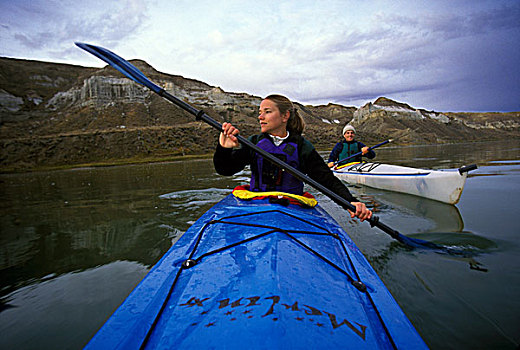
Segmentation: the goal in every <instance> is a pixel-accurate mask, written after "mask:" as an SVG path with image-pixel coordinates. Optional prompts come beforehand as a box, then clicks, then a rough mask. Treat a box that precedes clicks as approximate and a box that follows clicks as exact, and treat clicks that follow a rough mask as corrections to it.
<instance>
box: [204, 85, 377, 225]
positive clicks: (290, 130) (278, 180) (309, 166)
mask: <svg viewBox="0 0 520 350" xmlns="http://www.w3.org/2000/svg"><path fill="white" fill-rule="evenodd" d="M258 120H259V122H260V129H261V132H262V133H261V134H258V135H254V136H251V137H249V140H250V141H251V142H252V143H254V144H256V145H257V146H258V147H260V148H262V149H264V150H266V151H267V152H269V153H271V154H273V155H275V156H276V157H278V158H280V159H281V160H283V161H284V162H286V163H288V164H289V165H291V166H293V167H294V168H296V169H298V170H300V171H301V172H303V173H305V174H307V175H308V176H309V177H311V178H312V179H314V180H315V181H317V182H319V183H320V184H322V185H324V186H325V187H327V188H329V189H330V190H331V191H334V192H335V193H337V194H338V195H340V196H341V197H343V198H345V199H346V200H348V201H349V202H351V203H352V205H354V206H355V207H356V211H355V212H352V211H350V210H349V212H350V215H351V217H358V218H359V219H360V220H361V221H364V220H365V219H369V218H370V217H372V212H371V211H370V210H369V209H367V207H366V206H365V204H364V203H361V202H359V201H358V200H357V199H356V198H354V197H353V196H352V195H351V194H350V192H349V190H348V189H347V187H346V186H345V185H343V183H342V182H341V181H340V180H339V179H337V178H336V177H335V176H334V174H333V173H332V172H331V171H330V169H329V168H328V166H327V164H325V162H324V161H323V159H322V158H321V156H320V155H319V154H318V152H317V151H316V150H315V149H314V146H312V144H311V143H310V142H309V141H307V140H305V139H304V138H303V136H301V134H302V132H303V129H304V127H305V124H304V122H303V119H302V118H301V117H300V115H299V114H298V111H297V110H296V108H294V106H293V104H292V102H291V101H290V100H289V99H288V98H287V97H284V96H281V95H270V96H268V97H266V98H265V99H264V100H263V101H262V103H261V104H260V113H259V116H258ZM238 133H239V130H238V129H237V128H235V127H234V126H233V125H231V124H230V123H224V124H222V133H221V134H220V137H219V143H218V145H217V149H216V151H215V154H214V156H213V163H214V165H215V169H216V170H217V172H218V173H219V174H221V175H233V174H236V173H237V172H239V171H241V170H243V169H244V167H245V166H246V165H250V166H251V183H250V190H251V191H280V192H288V193H293V194H297V195H301V194H303V182H302V181H300V180H298V179H297V178H295V177H294V176H292V175H291V174H289V173H288V172H286V171H283V170H281V169H280V168H278V167H277V166H275V165H274V164H272V163H271V162H269V161H268V160H264V159H263V157H261V156H260V155H258V154H257V153H256V152H254V151H253V150H251V149H249V148H247V147H242V148H238V149H234V148H235V147H238V146H239V143H238V140H237V138H236V135H238Z"/></svg>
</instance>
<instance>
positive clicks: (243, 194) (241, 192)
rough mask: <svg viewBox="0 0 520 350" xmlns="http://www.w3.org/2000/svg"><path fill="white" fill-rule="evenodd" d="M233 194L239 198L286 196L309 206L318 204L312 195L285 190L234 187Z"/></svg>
mask: <svg viewBox="0 0 520 350" xmlns="http://www.w3.org/2000/svg"><path fill="white" fill-rule="evenodd" d="M233 195H234V196H235V197H237V198H240V199H255V198H258V197H262V198H265V197H274V198H288V199H293V200H295V201H297V202H299V203H301V204H303V205H306V206H309V207H311V208H312V207H315V206H316V204H318V201H317V200H316V199H315V198H314V197H312V198H310V197H305V196H299V195H297V194H292V193H286V192H253V191H249V190H246V189H238V188H235V189H234V190H233Z"/></svg>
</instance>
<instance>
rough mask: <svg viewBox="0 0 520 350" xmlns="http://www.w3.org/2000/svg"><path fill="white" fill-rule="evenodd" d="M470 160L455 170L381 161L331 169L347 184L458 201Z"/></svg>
mask: <svg viewBox="0 0 520 350" xmlns="http://www.w3.org/2000/svg"><path fill="white" fill-rule="evenodd" d="M476 168H477V166H476V165H474V164H472V165H468V166H465V167H462V168H460V169H454V170H428V169H417V168H410V167H404V166H398V165H390V164H381V163H370V162H366V163H359V162H358V163H350V164H346V165H345V166H342V167H337V168H336V169H333V172H334V175H336V177H338V178H339V179H341V180H343V181H345V182H347V183H349V184H359V185H364V186H368V187H374V188H381V189H383V190H389V191H394V192H402V193H408V194H413V195H416V196H420V197H424V198H429V199H433V200H436V201H440V202H444V203H448V204H457V203H458V202H459V200H460V196H461V195H462V191H463V189H464V185H465V184H466V178H467V176H468V172H469V171H471V170H474V169H476Z"/></svg>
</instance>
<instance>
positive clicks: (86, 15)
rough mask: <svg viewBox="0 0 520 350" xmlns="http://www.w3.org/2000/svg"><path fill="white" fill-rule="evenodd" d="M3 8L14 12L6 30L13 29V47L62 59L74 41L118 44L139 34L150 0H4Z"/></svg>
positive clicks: (11, 39)
mask: <svg viewBox="0 0 520 350" xmlns="http://www.w3.org/2000/svg"><path fill="white" fill-rule="evenodd" d="M5 7H8V9H6V8H5ZM0 10H8V11H9V13H10V17H9V18H7V20H6V22H7V25H5V26H4V29H3V31H4V30H7V31H9V37H10V46H11V47H13V49H14V48H15V47H16V46H19V47H22V48H25V49H27V50H32V51H36V52H40V55H42V56H46V57H55V58H60V59H63V58H64V57H63V55H64V54H65V55H66V56H68V55H69V53H71V52H74V51H72V50H71V48H72V47H73V43H74V41H85V40H86V41H90V42H92V41H93V42H100V43H104V44H106V45H116V44H117V43H119V42H120V41H122V40H125V39H126V38H129V37H132V36H135V35H136V34H137V33H138V32H139V30H140V28H141V26H142V25H143V23H144V22H145V21H146V20H147V15H146V12H147V8H146V2H141V1H138V0H121V1H117V2H107V1H100V0H88V1H81V2H76V1H43V0H35V1H30V2H28V1H21V2H17V1H15V2H12V3H10V4H8V5H6V4H4V3H3V4H2V8H0ZM4 35H6V34H3V35H2V36H4ZM7 50H9V47H7V48H4V50H2V51H3V52H2V54H4V53H6V54H8V52H5V51H7ZM18 50H20V49H18Z"/></svg>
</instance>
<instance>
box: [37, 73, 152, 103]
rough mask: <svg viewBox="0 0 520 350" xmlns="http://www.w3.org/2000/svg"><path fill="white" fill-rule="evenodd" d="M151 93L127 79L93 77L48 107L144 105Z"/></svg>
mask: <svg viewBox="0 0 520 350" xmlns="http://www.w3.org/2000/svg"><path fill="white" fill-rule="evenodd" d="M149 94H150V91H149V90H147V89H145V88H143V87H141V86H140V85H138V84H136V83H134V82H133V81H132V80H130V79H126V78H114V77H102V76H92V77H90V78H88V79H86V80H85V81H84V82H83V86H82V87H81V88H72V89H70V90H67V91H60V92H58V93H57V94H56V95H54V96H53V97H52V98H51V99H50V100H49V102H47V104H46V107H47V108H49V109H54V110H56V109H58V108H63V107H67V106H70V105H80V106H107V105H110V104H113V103H135V102H140V103H144V102H145V99H146V97H147V96H148V95H149Z"/></svg>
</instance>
